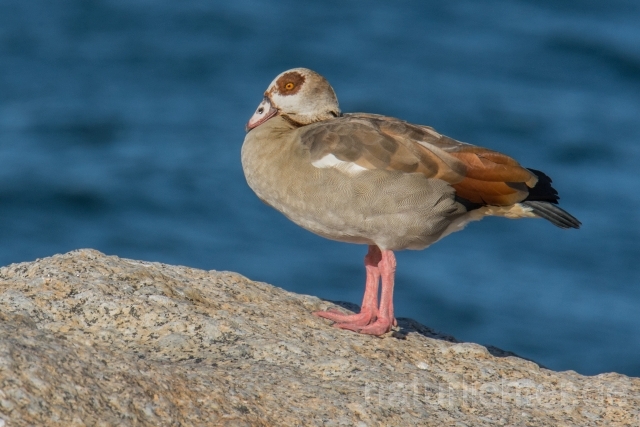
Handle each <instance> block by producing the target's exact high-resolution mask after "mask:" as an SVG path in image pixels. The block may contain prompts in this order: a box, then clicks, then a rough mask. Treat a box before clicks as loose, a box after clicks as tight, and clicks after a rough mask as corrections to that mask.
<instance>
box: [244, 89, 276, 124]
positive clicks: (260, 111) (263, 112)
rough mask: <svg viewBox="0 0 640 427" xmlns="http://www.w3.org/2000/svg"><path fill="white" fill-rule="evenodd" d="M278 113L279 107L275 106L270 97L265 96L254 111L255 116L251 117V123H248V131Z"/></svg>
mask: <svg viewBox="0 0 640 427" xmlns="http://www.w3.org/2000/svg"><path fill="white" fill-rule="evenodd" d="M276 114H278V109H277V108H275V107H274V106H273V105H272V104H271V101H270V100H269V98H267V97H266V96H265V97H264V99H263V100H262V102H261V103H260V105H258V108H257V109H256V112H255V113H253V116H251V118H250V119H249V123H247V126H246V131H247V132H249V131H250V130H251V129H253V128H255V127H257V126H260V125H261V124H263V123H264V122H266V121H267V120H269V119H270V118H271V117H273V116H275V115H276Z"/></svg>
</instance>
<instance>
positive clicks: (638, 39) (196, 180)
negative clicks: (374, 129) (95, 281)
mask: <svg viewBox="0 0 640 427" xmlns="http://www.w3.org/2000/svg"><path fill="white" fill-rule="evenodd" d="M222 3H223V2H210V1H185V2H170V1H154V2H151V1H131V0H128V1H124V0H121V1H104V0H102V1H92V2H86V1H83V0H76V1H68V0H59V1H57V2H46V1H42V0H39V1H38V0H30V1H28V2H27V1H18V0H5V1H3V2H2V3H0V164H2V168H0V237H1V239H2V240H1V241H2V245H1V247H0V264H2V265H5V264H8V263H11V262H18V261H27V260H33V259H35V258H37V257H44V256H49V255H52V254H54V253H59V252H65V251H69V250H72V249H76V248H80V247H92V248H95V249H98V250H100V251H103V252H105V253H108V254H115V255H119V256H122V257H131V258H138V259H145V260H151V261H161V262H167V263H173V264H184V265H189V266H194V267H199V268H205V269H218V270H235V271H238V272H241V273H243V274H245V275H247V276H248V277H250V278H253V279H257V280H264V281H268V282H270V283H273V284H275V285H277V286H281V287H283V288H286V289H289V290H292V291H296V292H303V293H308V294H312V295H317V296H320V297H323V298H327V299H332V300H348V301H352V302H359V301H360V298H361V294H362V288H363V280H364V269H363V267H362V257H363V256H364V253H365V251H366V249H365V248H364V247H362V246H356V245H348V244H341V243H336V242H331V241H327V240H324V239H322V238H320V237H316V236H314V235H312V234H310V233H308V232H306V231H304V230H302V229H299V228H297V227H296V226H295V225H293V224H291V223H290V222H289V221H288V220H286V219H285V218H284V217H282V216H281V215H280V214H279V213H277V212H275V211H273V210H271V209H270V208H268V207H267V206H265V205H263V204H262V203H261V202H260V201H259V200H258V199H257V198H256V197H255V196H254V195H253V194H252V192H251V191H250V189H249V188H248V187H247V185H246V183H245V181H244V177H243V174H242V170H241V166H240V160H239V155H240V147H241V144H242V140H243V138H244V124H245V123H246V121H247V120H248V118H249V116H250V115H251V114H252V113H253V111H254V109H255V107H256V106H257V104H258V102H259V101H260V99H261V96H262V92H263V91H264V89H265V88H266V86H267V85H268V84H269V82H270V81H271V80H272V79H273V77H274V76H275V75H276V74H278V73H279V72H281V71H283V70H285V69H287V68H291V67H296V66H306V67H309V68H313V69H315V70H317V71H319V72H320V73H322V74H324V75H325V76H326V77H327V78H328V79H329V81H330V82H331V83H332V84H333V86H334V88H335V89H336V92H337V94H338V97H339V99H340V102H341V106H342V109H343V110H344V111H346V112H349V111H366V112H375V113H382V114H388V115H392V116H396V117H400V118H403V119H406V120H409V121H414V122H418V123H423V124H429V125H432V126H434V127H435V128H436V129H437V130H439V131H440V132H442V133H445V134H447V135H449V136H452V137H454V138H457V139H460V140H463V141H467V142H472V143H474V144H478V145H482V146H486V147H489V148H492V149H496V150H500V151H503V152H505V153H507V154H509V155H512V156H514V157H516V158H517V159H519V160H520V161H521V163H523V164H524V165H525V166H529V167H535V168H538V169H542V170H544V171H546V172H547V173H548V174H549V175H551V176H552V177H553V178H554V182H555V184H556V185H555V186H556V187H557V189H558V190H559V191H560V194H561V195H562V206H563V207H565V208H566V209H567V210H569V211H570V212H571V213H573V214H574V215H575V216H577V217H578V218H579V219H580V220H582V222H583V224H584V225H583V228H582V229H581V230H578V231H575V230H571V231H566V230H560V229H557V228H555V227H553V226H551V225H550V224H548V223H545V222H544V221H533V220H528V221H525V220H523V221H509V220H505V219H495V218H490V219H486V220H484V221H482V222H481V223H476V224H472V225H471V226H469V227H468V228H467V229H466V230H465V231H464V232H461V233H457V234H455V235H452V236H449V237H447V238H446V239H445V240H443V241H442V242H439V243H438V244H436V245H434V246H432V247H431V248H429V249H427V250H426V251H422V252H402V253H400V254H398V264H399V271H398V279H397V294H396V309H397V315H398V316H401V317H413V318H415V319H417V320H419V321H421V322H422V323H425V324H427V325H429V326H431V327H433V328H436V329H439V330H441V331H443V332H446V333H450V334H453V335H454V336H456V337H457V338H459V339H462V340H467V341H473V342H479V343H483V344H493V345H496V346H498V347H501V348H504V349H508V350H511V351H514V352H516V353H518V354H521V355H523V356H526V357H528V358H532V359H534V360H536V361H539V362H540V363H542V364H544V365H546V366H548V367H550V368H553V369H558V370H560V369H574V370H577V371H579V372H581V373H586V374H595V373H599V372H606V371H618V372H622V373H626V374H629V375H635V376H640V357H639V355H640V333H638V331H639V330H640V280H639V279H640V267H639V265H638V264H639V261H640V243H639V239H640V220H639V215H638V212H639V211H640V194H639V192H638V189H639V188H640V173H639V172H638V169H639V166H638V165H639V164H640V148H639V147H640V25H638V22H640V6H639V3H638V2H636V1H635V0H630V1H622V0H620V1H609V2H606V4H605V2H599V1H587V0H584V1H581V2H579V3H575V2H567V1H537V2H533V1H524V0H520V1H517V0H513V1H508V2H507V1H484V2H477V1H472V0H468V1H456V2H446V3H442V2H417V1H416V2H393V3H392V2H373V3H367V4H366V5H365V4H364V3H363V2H339V1H325V2H306V3H305V2H293V1H288V2H279V3H278V4H277V5H276V4H268V3H266V2H258V1H235V2H226V3H228V4H222Z"/></svg>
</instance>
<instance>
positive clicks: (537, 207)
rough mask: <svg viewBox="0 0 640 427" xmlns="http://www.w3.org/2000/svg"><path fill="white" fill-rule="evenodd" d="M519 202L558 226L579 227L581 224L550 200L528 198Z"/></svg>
mask: <svg viewBox="0 0 640 427" xmlns="http://www.w3.org/2000/svg"><path fill="white" fill-rule="evenodd" d="M520 204H521V205H523V206H526V207H529V208H531V210H532V212H533V213H534V214H536V215H537V216H539V217H540V218H544V219H546V220H548V221H550V222H551V223H552V224H553V225H555V226H557V227H560V228H580V225H581V224H582V223H581V222H580V221H578V220H577V219H576V218H575V217H574V216H573V215H571V214H570V213H569V212H567V211H565V210H564V209H562V208H560V207H558V206H556V205H554V204H553V203H550V202H540V201H534V200H530V201H524V202H521V203H520Z"/></svg>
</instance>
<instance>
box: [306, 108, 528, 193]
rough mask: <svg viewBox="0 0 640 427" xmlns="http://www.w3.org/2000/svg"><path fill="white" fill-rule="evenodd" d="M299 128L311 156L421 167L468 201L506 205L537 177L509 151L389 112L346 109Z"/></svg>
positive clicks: (393, 167) (365, 164) (374, 165)
mask: <svg viewBox="0 0 640 427" xmlns="http://www.w3.org/2000/svg"><path fill="white" fill-rule="evenodd" d="M300 131H301V132H302V133H301V136H300V137H301V141H302V143H303V144H304V145H305V146H306V147H308V148H309V152H310V155H311V161H312V162H313V161H316V160H319V159H321V158H322V157H324V156H326V155H329V154H333V155H334V156H335V157H336V158H337V159H339V160H342V161H345V162H352V163H354V164H356V165H358V166H361V167H363V168H367V169H384V170H390V171H402V172H408V173H410V172H417V173H422V174H423V175H425V176H427V177H429V178H438V179H442V180H445V181H447V182H449V183H450V184H451V185H452V186H453V187H454V188H455V190H456V193H457V195H458V196H459V197H462V198H464V199H467V200H469V201H471V202H473V203H480V204H489V205H512V204H514V203H517V202H520V201H522V200H524V199H525V198H526V197H527V195H528V193H529V192H528V188H532V187H533V186H535V184H536V182H537V177H536V176H535V175H534V174H533V173H532V172H530V171H529V170H528V169H525V168H523V167H522V166H520V165H519V164H518V162H517V161H515V160H514V159H512V158H511V157H509V156H506V155H504V154H501V153H498V152H496V151H492V150H488V149H485V148H482V147H477V146H473V145H470V144H465V143H462V142H459V141H456V140H454V139H452V138H449V137H446V136H444V135H441V134H439V133H438V132H436V131H435V130H434V129H433V128H430V127H428V126H418V125H412V124H410V123H407V122H404V121H402V120H398V119H394V118H390V117H385V116H379V115H375V114H361V113H357V114H346V115H345V116H344V117H340V118H336V119H333V120H331V121H324V122H319V123H317V124H314V125H309V126H305V127H303V128H301V129H300Z"/></svg>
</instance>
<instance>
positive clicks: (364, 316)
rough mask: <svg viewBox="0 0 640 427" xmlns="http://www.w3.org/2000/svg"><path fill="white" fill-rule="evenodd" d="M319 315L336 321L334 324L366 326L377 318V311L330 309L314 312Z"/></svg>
mask: <svg viewBox="0 0 640 427" xmlns="http://www.w3.org/2000/svg"><path fill="white" fill-rule="evenodd" d="M313 314H314V315H316V316H318V317H322V318H325V319H329V320H332V321H334V322H336V324H335V325H334V326H337V327H339V326H338V325H340V324H353V325H359V326H361V327H362V326H366V325H368V324H370V323H371V322H373V321H374V320H375V319H376V314H377V313H376V311H374V310H366V309H363V310H362V311H360V313H358V314H344V313H341V312H339V311H338V310H336V309H333V308H332V309H330V310H327V311H316V312H314V313H313Z"/></svg>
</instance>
